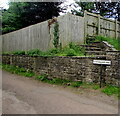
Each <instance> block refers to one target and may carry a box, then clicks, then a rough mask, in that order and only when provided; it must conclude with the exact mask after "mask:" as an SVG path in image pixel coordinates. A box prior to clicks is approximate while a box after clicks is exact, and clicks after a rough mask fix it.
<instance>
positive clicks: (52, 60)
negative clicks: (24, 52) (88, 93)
mask: <svg viewBox="0 0 120 116" xmlns="http://www.w3.org/2000/svg"><path fill="white" fill-rule="evenodd" d="M111 54H113V52H112V53H111V52H108V55H111ZM117 57H119V53H117V54H116V56H115V54H114V55H112V56H111V57H107V60H111V59H112V65H111V66H103V69H102V72H103V73H102V77H103V81H104V82H105V83H109V84H113V85H118V78H120V74H119V71H120V69H119V60H118V59H116V58H117ZM105 58H106V57H31V56H17V55H3V56H2V61H3V63H4V64H11V65H15V66H19V67H24V68H26V69H29V70H32V71H33V72H35V73H36V74H39V75H41V74H48V75H49V78H54V77H57V78H62V79H70V80H75V81H76V80H79V81H83V82H95V83H99V82H100V79H99V78H100V65H95V64H93V60H94V59H100V60H101V59H105Z"/></svg>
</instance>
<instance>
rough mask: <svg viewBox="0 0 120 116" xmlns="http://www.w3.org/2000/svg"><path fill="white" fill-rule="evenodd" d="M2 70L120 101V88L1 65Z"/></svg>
mask: <svg viewBox="0 0 120 116" xmlns="http://www.w3.org/2000/svg"><path fill="white" fill-rule="evenodd" d="M0 68H2V69H4V70H6V71H8V72H11V73H13V74H18V75H22V76H25V77H35V79H37V80H39V81H42V82H45V83H49V84H55V85H64V86H66V87H67V86H69V87H73V88H79V87H81V88H84V89H93V90H99V91H101V92H103V93H105V94H107V95H108V96H111V95H115V96H117V97H118V98H119V99H120V87H115V86H111V85H106V86H105V87H103V88H100V87H99V85H98V84H95V83H84V82H82V81H71V80H68V79H61V78H49V76H48V75H47V74H41V75H35V74H34V73H33V72H32V71H30V70H26V69H24V68H20V67H18V66H11V65H5V64H0Z"/></svg>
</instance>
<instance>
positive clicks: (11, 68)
mask: <svg viewBox="0 0 120 116" xmlns="http://www.w3.org/2000/svg"><path fill="white" fill-rule="evenodd" d="M2 69H4V70H6V71H9V72H11V73H13V74H18V75H22V76H25V77H33V76H34V73H33V72H32V71H30V70H26V69H24V68H20V67H18V66H12V65H4V64H2Z"/></svg>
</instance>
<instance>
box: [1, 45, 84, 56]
mask: <svg viewBox="0 0 120 116" xmlns="http://www.w3.org/2000/svg"><path fill="white" fill-rule="evenodd" d="M3 54H13V55H29V56H84V54H85V50H84V49H83V48H81V47H80V46H79V45H76V44H74V43H70V44H69V45H68V46H66V47H64V48H54V49H51V50H49V51H47V52H42V51H40V50H38V49H34V50H30V51H27V52H25V51H15V52H12V53H8V52H7V53H3Z"/></svg>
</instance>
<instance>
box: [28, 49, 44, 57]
mask: <svg viewBox="0 0 120 116" xmlns="http://www.w3.org/2000/svg"><path fill="white" fill-rule="evenodd" d="M26 55H29V56H42V55H43V52H42V51H40V50H38V49H34V50H29V51H27V52H26Z"/></svg>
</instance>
